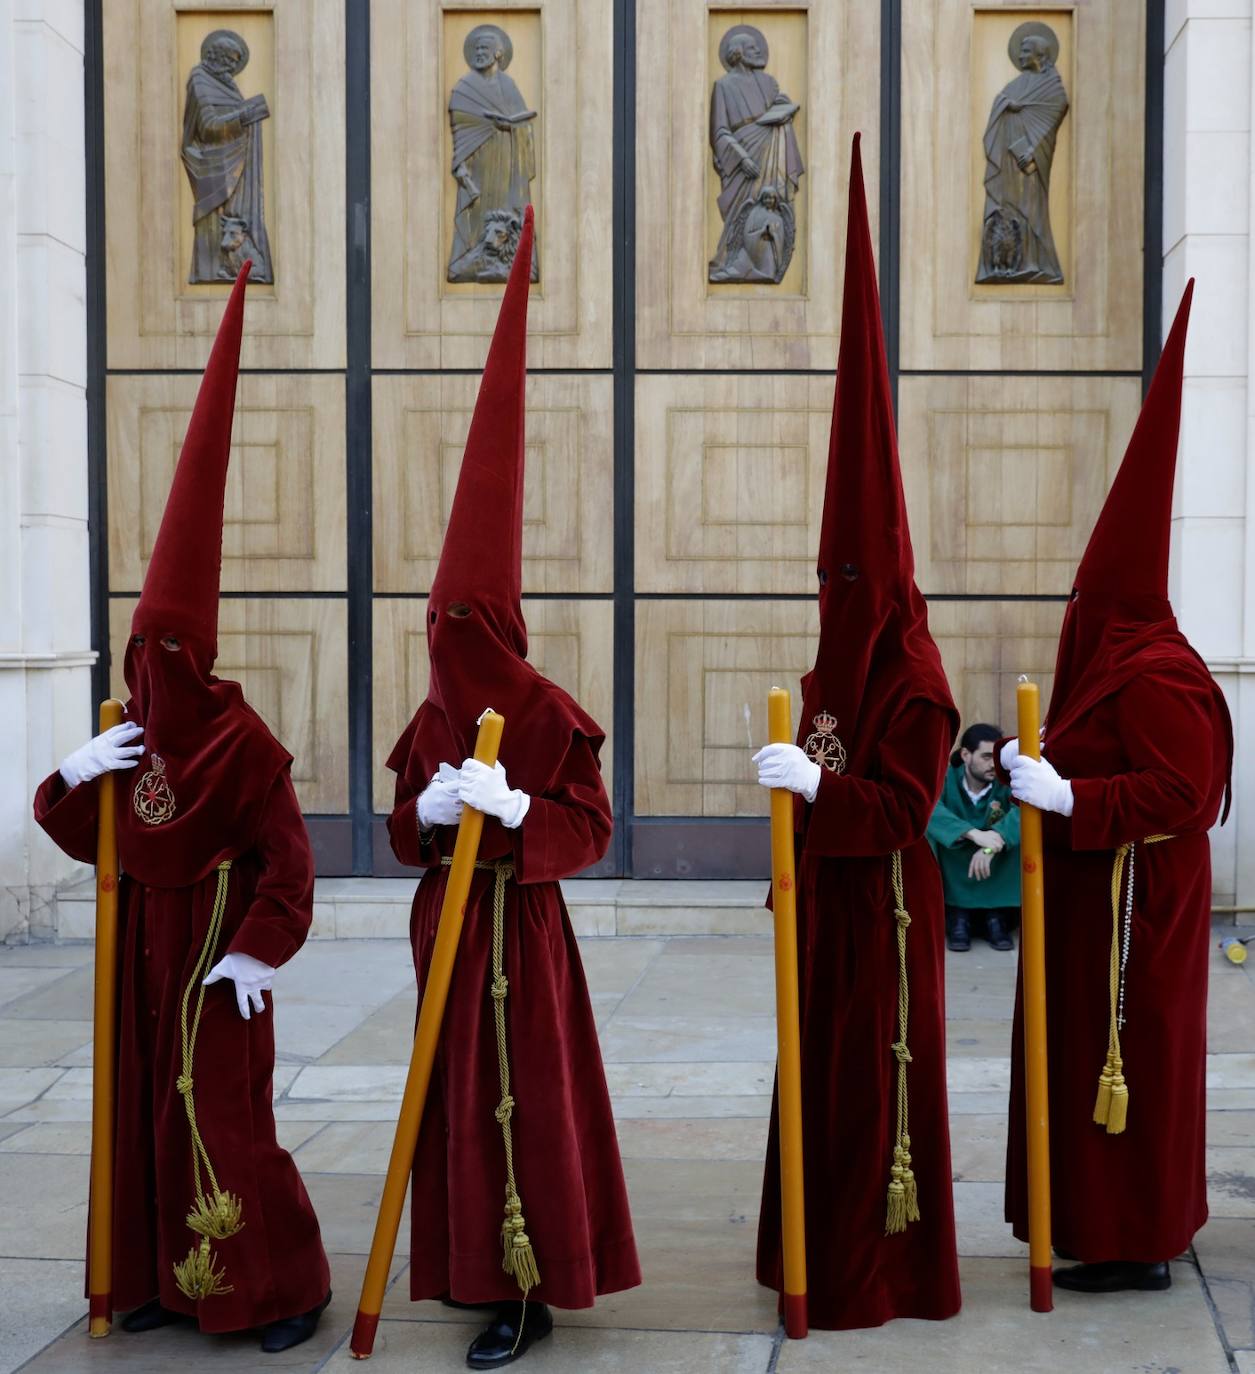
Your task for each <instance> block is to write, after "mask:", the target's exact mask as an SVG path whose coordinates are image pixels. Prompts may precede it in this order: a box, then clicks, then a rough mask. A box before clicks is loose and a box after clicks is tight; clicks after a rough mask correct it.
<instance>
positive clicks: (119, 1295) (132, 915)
mask: <svg viewBox="0 0 1255 1374" xmlns="http://www.w3.org/2000/svg"><path fill="white" fill-rule="evenodd" d="M131 791H132V788H131V787H128V786H126V785H125V783H124V784H123V785H122V786H120V787H119V788H118V789H117V797H118V804H119V806H122V805H127V806H129V805H130V803H131ZM97 795H98V793H97V789H96V787H95V786H94V785H93V784H90V783H84V784H81V785H80V786H78V787H76V788H74V789H73V790H70V789H67V787H66V785H65V783H64V781H63V780H62V777H61V774H60V773H59V772H58V773H53V774H52V776H51V777H49V778H47V779H46V780H45V781H44V782H43V783H42V784H41V786H40V788H39V791H38V792H37V793H36V794H35V819H36V820H37V821H38V822H39V824H40V825H41V826H43V828H44V830H45V831H47V833H48V834H49V836H51V838H52V839H53V840H54V841H55V842H56V843H57V844H58V845H60V847H61V848H62V849H63V850H65V852H66V853H67V854H69V855H70V856H71V858H75V859H78V860H79V861H80V862H82V863H94V862H95V859H96V801H97ZM313 884H314V865H313V858H312V856H311V854H310V849H309V840H308V837H307V835H306V831H305V824H304V822H303V821H302V819H301V811H300V807H299V805H298V804H297V800H296V793H295V792H294V791H293V788H292V782H291V778H290V777H289V775H288V772H287V770H286V769H285V770H284V771H283V772H282V773H281V774H280V776H279V779H278V780H277V781H276V782H275V784H274V785H273V787H272V788H271V791H270V795H269V796H268V798H267V799H266V803H265V807H264V810H263V814H262V820H261V827H260V830H259V838H258V841H257V844H256V847H255V848H254V849H253V850H252V851H250V852H248V853H246V854H243V855H241V856H240V857H239V858H238V859H237V860H236V861H235V864H234V866H233V867H232V870H231V875H230V886H229V889H228V893H229V895H228V901H227V910H226V915H225V918H224V923H223V930H222V937H221V939H220V941H219V945H218V951H219V952H218V955H217V957H218V958H221V957H222V955H224V954H227V953H237V954H251V955H252V956H253V957H254V958H255V959H261V960H263V961H264V962H265V963H267V964H271V965H273V966H275V967H278V966H279V965H281V964H283V963H284V962H285V961H286V960H288V959H290V958H291V957H292V955H293V954H295V953H296V951H297V950H298V949H299V948H300V947H301V945H302V944H303V943H304V940H305V936H306V934H307V933H308V931H309V925H310V920H311V918H312V914H313V910H312V903H313ZM216 888H217V873H216V872H212V873H210V874H209V875H208V876H207V877H206V878H204V879H202V880H201V881H200V882H198V883H196V884H194V885H193V886H191V887H145V886H141V885H140V884H139V883H138V882H136V881H135V880H134V879H133V878H130V877H128V876H126V875H125V874H124V875H123V877H122V882H121V886H120V890H119V900H118V925H119V928H118V1064H117V1072H118V1079H117V1134H116V1139H115V1150H116V1154H115V1159H116V1164H115V1168H114V1193H113V1227H114V1233H113V1234H114V1238H113V1304H114V1307H115V1309H116V1310H117V1311H120V1312H125V1311H127V1310H128V1309H130V1308H134V1307H139V1306H140V1305H141V1304H142V1303H145V1302H147V1301H148V1300H149V1299H150V1298H154V1297H159V1298H160V1300H161V1304H162V1306H163V1307H167V1308H169V1309H170V1310H171V1311H174V1312H182V1313H185V1314H186V1315H188V1316H190V1317H193V1318H194V1319H195V1320H196V1321H197V1323H198V1324H199V1326H200V1328H201V1330H203V1331H239V1330H244V1329H246V1328H248V1327H255V1326H262V1325H265V1324H267V1323H269V1322H272V1321H276V1320H278V1319H280V1318H283V1317H292V1316H296V1315H298V1314H299V1313H302V1312H307V1311H309V1310H310V1309H311V1308H313V1307H315V1306H317V1304H318V1303H320V1302H321V1301H322V1299H323V1298H324V1297H326V1295H327V1291H328V1288H329V1286H330V1271H329V1269H328V1267H327V1257H326V1254H325V1253H324V1251H323V1246H322V1240H321V1238H320V1236H319V1231H318V1219H317V1218H316V1217H315V1215H314V1209H313V1208H312V1207H311V1206H310V1201H309V1198H308V1196H307V1195H306V1192H305V1186H304V1184H303V1183H302V1182H301V1177H300V1174H299V1173H298V1172H297V1169H296V1165H295V1164H294V1163H293V1162H292V1159H291V1157H290V1156H289V1155H288V1153H287V1151H286V1150H283V1149H281V1148H280V1146H279V1144H278V1142H277V1140H276V1139H275V1122H274V1112H273V1108H272V1106H271V1093H272V1082H271V1080H272V1076H273V1073H274V1062H275V1043H274V1017H273V1016H272V1015H269V1014H265V1015H258V1014H257V1013H254V1014H253V1016H252V1017H251V1018H250V1019H249V1020H247V1021H246V1020H245V1019H244V1018H243V1017H242V1016H241V1015H240V1013H239V1009H238V1007H237V1006H236V1002H235V985H234V984H233V983H231V982H230V981H229V980H224V981H222V982H220V983H215V984H214V985H213V986H212V987H209V988H206V990H205V1003H204V1012H203V1014H202V1017H201V1023H200V1031H199V1034H198V1036H197V1041H196V1059H195V1093H196V1114H197V1123H198V1125H199V1127H200V1132H201V1135H202V1137H203V1138H204V1141H205V1145H206V1147H207V1148H208V1151H209V1157H210V1159H211V1160H212V1161H213V1164H214V1168H215V1170H216V1171H217V1174H218V1181H219V1184H220V1185H221V1186H222V1187H223V1188H224V1189H226V1190H227V1191H229V1192H232V1193H235V1194H236V1195H237V1196H238V1197H239V1198H240V1199H241V1201H242V1203H243V1218H244V1228H243V1230H241V1231H240V1232H238V1233H237V1234H236V1235H234V1236H232V1237H230V1239H228V1240H223V1241H214V1242H213V1249H214V1253H215V1254H216V1256H217V1257H218V1260H219V1262H220V1263H221V1264H222V1266H223V1267H224V1268H225V1270H226V1281H227V1282H228V1283H229V1284H231V1285H232V1287H233V1289H234V1291H233V1292H231V1293H226V1294H220V1295H218V1296H216V1297H211V1298H205V1299H203V1300H202V1301H200V1302H192V1301H191V1300H189V1299H188V1298H186V1297H184V1296H183V1294H182V1293H181V1292H180V1291H179V1289H178V1287H177V1285H176V1284H175V1281H174V1271H173V1265H174V1264H175V1263H176V1262H177V1261H181V1260H183V1259H184V1258H185V1257H186V1255H187V1252H188V1250H189V1249H190V1248H191V1247H192V1245H193V1244H194V1243H196V1242H198V1241H199V1237H198V1236H196V1235H194V1234H193V1232H191V1231H190V1230H189V1229H188V1227H187V1224H186V1221H185V1218H186V1216H187V1213H188V1210H189V1208H190V1207H191V1204H192V1202H193V1201H194V1198H195V1191H194V1187H193V1182H192V1149H191V1142H190V1138H189V1134H188V1123H187V1115H186V1112H185V1111H184V1106H183V1099H182V1097H181V1096H180V1095H179V1093H178V1092H177V1091H176V1089H175V1078H176V1076H177V1075H178V1074H179V1073H180V1072H181V1067H182V1066H181V1051H182V1044H181V1038H180V1028H179V1008H180V1002H181V999H182V996H183V990H184V988H185V987H186V986H187V982H188V979H189V978H190V976H191V974H192V970H193V967H194V966H195V963H196V960H197V958H198V957H199V954H200V951H201V948H202V945H203V943H204V938H205V932H206V927H207V925H208V921H209V915H210V912H211V910H212V908H213V903H214V893H215V891H216Z"/></svg>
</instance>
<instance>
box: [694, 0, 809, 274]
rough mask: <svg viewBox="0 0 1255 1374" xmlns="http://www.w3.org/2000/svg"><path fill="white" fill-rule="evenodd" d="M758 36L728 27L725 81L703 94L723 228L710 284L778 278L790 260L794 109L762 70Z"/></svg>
mask: <svg viewBox="0 0 1255 1374" xmlns="http://www.w3.org/2000/svg"><path fill="white" fill-rule="evenodd" d="M769 58H770V51H769V48H768V45H767V40H766V38H765V37H764V36H763V33H762V30H761V29H758V28H756V27H755V26H754V25H753V24H735V25H733V27H732V28H730V29H728V31H727V32H726V33H725V34H724V35H723V37H722V38H721V39H720V40H719V61H720V63H721V64H722V66H723V69H724V74H723V75H722V76H721V77H719V78H718V79H717V80H716V81H715V83H714V86H713V87H712V89H711V93H710V152H711V157H712V158H713V160H714V166H715V171H716V172H717V173H718V175H719V181H720V191H719V196H718V201H717V203H718V207H719V215H720V218H721V220H722V222H723V228H722V231H721V233H720V235H719V243H718V246H717V247H716V249H715V255H714V257H713V258H712V259H711V260H710V267H709V280H710V281H712V282H769V283H772V284H778V283H779V282H780V281H782V280H783V279H784V274H785V272H786V271H788V267H789V263H790V261H791V260H792V258H793V246H794V243H795V242H796V238H797V221H796V216H795V214H794V209H793V201H794V198H795V196H796V194H797V189H798V184H799V182H800V181H801V178H802V174H803V173H804V172H805V170H806V169H805V166H804V165H803V162H802V153H801V150H800V149H799V147H798V141H797V132H796V130H795V129H794V119H795V117H796V116H797V114H798V112H799V111H800V109H801V106H800V105H799V103H798V102H797V101H796V100H791V99H790V98H789V96H788V95H787V94H786V93H785V92H784V91H782V90H781V89H780V82H779V81H778V80H777V79H776V78H775V77H774V76H772V75H771V73H770V72H768V70H767V63H768V60H769Z"/></svg>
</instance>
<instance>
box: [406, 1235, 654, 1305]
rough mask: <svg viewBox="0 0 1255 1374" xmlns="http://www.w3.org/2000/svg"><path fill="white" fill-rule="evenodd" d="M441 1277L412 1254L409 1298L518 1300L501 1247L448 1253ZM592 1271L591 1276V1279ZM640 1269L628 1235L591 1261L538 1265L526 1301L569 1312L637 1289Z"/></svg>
mask: <svg viewBox="0 0 1255 1374" xmlns="http://www.w3.org/2000/svg"><path fill="white" fill-rule="evenodd" d="M450 1261H451V1262H450V1264H449V1266H448V1268H447V1270H446V1272H445V1276H444V1277H443V1278H439V1277H437V1276H436V1275H435V1274H433V1273H432V1272H431V1270H430V1269H428V1270H426V1271H425V1272H423V1273H419V1271H418V1270H417V1268H414V1267H413V1256H411V1278H410V1301H411V1302H427V1301H429V1300H431V1299H433V1298H445V1297H449V1298H452V1299H453V1300H454V1301H455V1302H474V1303H478V1302H517V1301H518V1300H519V1298H520V1297H521V1296H522V1294H521V1292H520V1289H519V1286H518V1284H517V1283H515V1282H514V1280H513V1279H512V1278H510V1276H509V1275H508V1274H506V1273H505V1271H504V1270H503V1269H502V1268H501V1251H500V1250H499V1249H494V1250H493V1251H492V1252H491V1254H488V1255H485V1254H479V1255H473V1256H466V1257H464V1258H462V1259H458V1258H457V1257H455V1256H451V1257H450ZM594 1275H595V1277H594ZM640 1283H641V1267H640V1262H639V1260H638V1259H637V1256H636V1241H635V1238H634V1237H631V1236H628V1237H626V1238H625V1239H623V1240H621V1241H617V1242H615V1243H613V1244H610V1245H599V1246H598V1247H597V1259H596V1263H595V1264H590V1262H589V1261H588V1260H587V1259H575V1260H567V1261H565V1262H562V1261H557V1262H555V1261H553V1260H545V1261H543V1262H542V1263H541V1284H540V1287H539V1288H533V1289H532V1291H531V1292H530V1293H529V1294H528V1295H527V1298H528V1301H529V1302H543V1303H547V1304H548V1305H549V1306H550V1307H560V1308H562V1309H563V1310H564V1311H568V1312H573V1311H578V1310H579V1309H581V1308H586V1307H592V1306H593V1303H594V1302H595V1300H596V1299H597V1298H603V1297H606V1296H607V1295H608V1294H610V1293H622V1292H625V1291H626V1290H627V1289H629V1288H639V1287H640Z"/></svg>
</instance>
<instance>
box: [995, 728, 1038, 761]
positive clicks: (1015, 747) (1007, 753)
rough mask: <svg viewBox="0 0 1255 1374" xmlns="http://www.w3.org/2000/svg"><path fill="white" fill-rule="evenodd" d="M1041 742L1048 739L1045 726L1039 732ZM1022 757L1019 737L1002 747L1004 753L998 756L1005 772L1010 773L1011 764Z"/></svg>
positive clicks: (1008, 741)
mask: <svg viewBox="0 0 1255 1374" xmlns="http://www.w3.org/2000/svg"><path fill="white" fill-rule="evenodd" d="M1037 738H1038V740H1039V741H1041V740H1044V739H1045V738H1046V727H1045V726H1044V725H1043V726H1042V727H1041V729H1040V730H1038V732H1037ZM1019 757H1020V740H1019V736H1018V735H1017V736H1016V738H1015V739H1009V740H1007V742H1006V743H1005V744H1004V745H1003V746H1002V752H1001V753H1000V754H999V755H998V762H999V763H1001V764H1002V767H1003V771H1004V772H1007V773H1009V772H1010V771H1011V764H1012V763H1013V762H1014V760H1016V759H1018V758H1019Z"/></svg>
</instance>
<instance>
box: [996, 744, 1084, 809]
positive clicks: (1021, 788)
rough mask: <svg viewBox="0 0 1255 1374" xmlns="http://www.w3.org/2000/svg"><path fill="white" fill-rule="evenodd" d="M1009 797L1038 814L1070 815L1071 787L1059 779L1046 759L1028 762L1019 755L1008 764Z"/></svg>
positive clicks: (1064, 779)
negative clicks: (1036, 811) (1026, 805)
mask: <svg viewBox="0 0 1255 1374" xmlns="http://www.w3.org/2000/svg"><path fill="white" fill-rule="evenodd" d="M1010 773H1011V795H1012V796H1013V797H1014V798H1015V799H1016V801H1018V802H1027V803H1028V805H1029V806H1035V807H1036V808H1037V809H1038V810H1039V811H1057V812H1058V813H1059V815H1061V816H1070V815H1071V814H1072V805H1073V799H1072V784H1071V783H1070V782H1069V781H1068V780H1067V779H1066V778H1061V777H1060V776H1059V774H1058V773H1057V772H1056V771H1055V769H1054V766H1053V765H1052V764H1050V763H1047V762H1046V760H1045V759H1030V758H1028V757H1026V756H1025V755H1024V754H1018V755H1017V756H1016V757H1015V758H1014V759H1013V760H1012V762H1011V768H1010Z"/></svg>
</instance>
